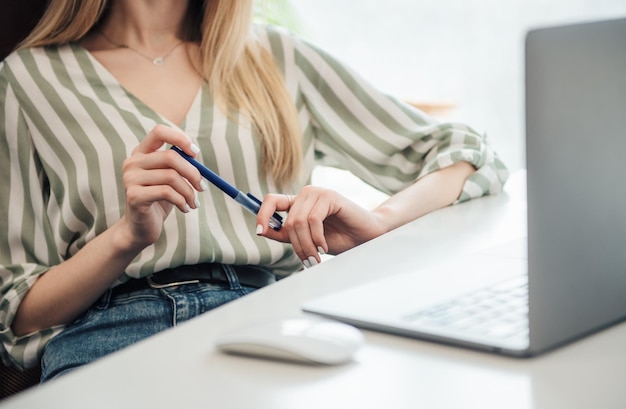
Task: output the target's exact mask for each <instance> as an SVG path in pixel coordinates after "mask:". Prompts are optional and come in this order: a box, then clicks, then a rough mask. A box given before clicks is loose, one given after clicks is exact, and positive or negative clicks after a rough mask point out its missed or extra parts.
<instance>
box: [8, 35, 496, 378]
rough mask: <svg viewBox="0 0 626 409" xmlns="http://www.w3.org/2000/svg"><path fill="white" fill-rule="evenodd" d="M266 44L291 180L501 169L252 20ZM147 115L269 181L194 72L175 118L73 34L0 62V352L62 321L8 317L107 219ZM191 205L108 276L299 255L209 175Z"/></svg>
mask: <svg viewBox="0 0 626 409" xmlns="http://www.w3.org/2000/svg"><path fill="white" fill-rule="evenodd" d="M259 41H261V42H262V44H263V45H264V46H265V47H267V48H268V49H269V50H270V51H271V53H272V54H273V55H274V56H275V58H276V61H277V62H278V64H279V67H280V68H281V70H282V72H283V74H284V78H285V81H286V85H287V88H288V90H289V92H290V94H291V95H292V96H293V100H294V102H295V104H296V106H297V109H298V112H299V120H300V124H301V127H302V130H303V147H304V149H303V155H304V161H303V162H304V166H303V171H302V177H301V180H299V181H297V182H295V183H293V185H292V186H290V187H289V188H288V189H286V191H285V192H287V193H297V192H298V191H299V190H300V188H302V186H304V184H306V183H310V179H311V173H312V171H313V168H314V166H316V165H318V164H324V165H330V166H336V167H341V168H342V169H347V170H349V171H351V172H352V173H354V174H355V175H357V176H358V177H359V178H361V179H362V180H364V181H365V182H367V183H368V184H370V185H372V186H373V187H375V188H377V189H379V190H381V191H383V192H385V193H389V194H393V193H395V192H398V191H400V190H401V189H403V188H405V187H407V186H408V185H410V184H411V183H413V182H414V181H415V180H416V179H418V178H420V177H421V176H424V175H426V174H428V173H430V172H433V171H435V170H437V169H440V168H442V167H445V166H448V165H450V164H452V163H454V162H457V161H467V162H470V163H472V164H474V165H475V166H476V167H477V168H478V170H477V172H476V173H474V174H473V175H472V176H471V177H470V178H469V179H468V181H467V182H466V183H465V186H464V189H463V192H462V194H461V196H460V198H459V201H463V200H467V199H470V198H474V197H478V196H482V195H485V194H492V193H497V192H499V191H500V190H501V188H502V185H503V183H504V181H505V180H506V178H507V170H506V168H505V166H504V165H503V164H502V162H501V161H500V160H499V159H498V157H497V156H496V154H495V153H494V152H493V151H492V150H491V149H490V147H489V146H488V145H487V143H486V141H485V139H484V137H483V136H481V135H480V134H478V133H476V132H475V131H474V130H472V129H471V128H468V127H467V126H465V125H462V124H457V123H440V122H438V121H436V120H435V119H433V118H431V117H429V116H427V115H425V114H424V113H422V112H420V111H418V110H415V109H413V108H411V107H409V106H408V105H406V104H403V103H402V102H399V101H398V100H396V99H394V98H391V97H389V96H386V95H384V94H382V93H380V92H379V91H377V90H376V89H374V88H372V87H371V86H370V85H369V84H367V83H366V82H365V81H363V80H362V79H361V78H360V77H359V76H357V75H355V73H353V72H351V71H350V70H349V69H347V68H346V67H345V66H344V65H342V64H341V63H339V62H338V61H337V60H335V59H334V58H332V57H331V56H329V55H328V54H326V53H324V52H323V51H321V50H319V49H317V48H316V47H314V46H313V45H311V44H308V43H306V42H304V41H301V40H299V39H297V38H294V37H293V36H291V35H290V34H289V33H286V32H284V31H282V30H280V29H276V28H259ZM157 124H166V125H168V126H172V127H176V126H178V127H179V128H180V129H182V130H183V131H184V132H185V133H186V134H187V135H188V136H189V137H190V138H191V139H192V141H193V142H194V143H195V144H196V145H197V146H199V147H200V149H201V153H200V155H199V160H201V161H202V162H203V163H205V164H206V165H207V166H208V167H210V168H212V169H213V170H215V171H216V172H217V173H218V174H220V175H221V176H222V177H223V178H224V179H226V180H228V181H230V182H232V183H233V184H234V185H235V186H237V187H238V188H240V189H241V190H242V191H245V192H251V193H253V194H254V195H255V196H257V197H263V196H264V195H265V194H266V193H269V192H277V191H279V190H278V188H277V186H276V184H275V183H274V181H273V180H272V178H271V177H270V176H262V172H260V169H261V160H262V158H261V149H259V142H258V139H257V137H256V135H255V134H254V132H252V131H251V126H250V123H249V122H248V121H247V120H246V118H245V117H244V116H243V115H240V116H237V117H234V116H225V115H224V114H223V113H222V112H221V111H220V110H219V109H217V107H216V106H215V104H214V101H213V99H212V96H211V94H210V92H209V90H208V87H207V86H206V85H204V86H202V88H201V89H200V90H199V91H198V94H197V96H196V98H195V100H194V102H193V104H192V106H191V108H190V109H189V112H188V114H187V116H186V118H185V120H184V122H183V123H182V124H178V125H176V124H173V123H171V122H169V121H168V120H166V119H165V118H163V117H161V116H160V115H159V114H158V113H156V112H154V111H153V110H151V109H150V108H149V107H147V106H146V105H145V104H144V103H143V102H142V101H140V100H139V99H137V98H136V97H135V96H133V95H132V94H131V93H129V92H128V91H127V90H126V89H124V88H123V87H122V86H121V85H120V83H119V82H118V81H117V80H116V79H115V78H114V77H113V76H112V75H111V74H110V73H109V72H108V71H107V70H106V69H105V68H104V67H103V66H102V65H101V64H100V63H99V62H98V61H97V60H96V59H94V57H93V56H92V55H91V54H90V53H89V52H88V51H87V50H85V49H84V48H82V47H81V46H80V45H78V44H66V45H61V46H56V47H45V48H33V49H26V50H21V51H19V52H16V53H13V54H12V55H10V56H9V57H8V58H7V59H6V60H5V61H3V62H2V63H0V181H1V182H0V297H1V298H0V341H1V343H0V355H1V356H2V358H3V360H4V361H5V363H12V364H14V365H17V366H20V367H29V366H33V365H36V364H37V363H38V359H39V357H40V354H41V351H42V348H43V347H44V346H45V344H46V342H47V341H48V340H49V339H50V338H51V337H52V336H54V335H56V334H58V333H59V332H60V331H62V329H63V327H62V326H59V327H55V328H50V329H46V330H43V331H40V332H37V333H33V334H29V335H27V336H23V337H16V336H15V335H14V334H13V333H12V331H11V323H12V321H13V318H14V316H15V313H16V311H17V308H18V306H19V304H20V301H21V300H22V298H23V297H24V295H25V294H26V292H27V291H28V290H29V288H30V287H31V286H32V285H33V283H34V281H35V280H36V278H37V277H38V276H40V275H41V274H43V273H45V272H46V271H47V270H48V269H49V268H50V267H51V266H54V265H57V264H59V263H61V262H63V261H64V260H67V259H68V258H70V257H71V256H72V255H73V254H75V253H76V252H77V251H79V249H81V248H82V247H83V246H84V245H85V244H86V243H87V242H88V241H89V240H91V239H93V238H94V237H95V236H96V235H98V234H100V233H101V232H103V231H104V230H106V229H107V228H108V227H109V226H111V225H112V224H114V223H115V222H116V221H117V220H119V219H120V218H121V216H122V214H123V211H124V208H125V198H124V188H123V185H122V171H121V169H122V162H123V161H124V159H125V158H127V157H128V156H129V154H130V152H131V151H132V149H133V148H134V147H135V146H136V145H137V144H138V143H139V141H140V140H141V139H142V138H143V137H144V136H145V135H146V134H147V133H148V132H149V131H150V130H151V129H152V128H153V127H154V126H155V125H157ZM198 200H199V201H200V203H201V204H200V208H199V209H198V210H195V211H192V212H190V213H187V214H183V213H181V212H179V211H173V212H172V213H171V214H170V215H169V217H168V218H167V219H166V221H165V226H164V230H163V233H162V235H161V237H160V238H159V239H158V241H157V242H156V243H155V244H154V245H152V246H149V247H148V248H146V249H145V250H144V251H143V252H142V253H141V254H139V255H138V256H137V257H136V258H135V259H134V260H133V262H132V263H131V264H130V265H129V266H128V269H127V270H126V272H125V274H124V275H123V276H122V277H120V279H119V281H120V282H122V281H125V280H127V279H128V278H129V277H134V278H138V277H144V276H146V275H149V274H151V273H152V272H154V271H158V270H162V269H165V268H168V267H174V266H178V265H182V264H195V263H199V262H219V263H230V264H257V265H263V266H267V267H269V268H271V269H272V270H273V271H274V272H275V273H276V274H278V275H287V274H290V273H291V272H294V271H296V270H298V269H300V268H301V263H300V260H299V259H298V258H297V257H296V256H295V254H294V252H293V250H292V249H291V247H290V245H286V244H283V243H278V242H274V241H271V240H268V239H266V238H262V237H258V236H257V235H256V234H255V220H254V216H252V215H251V214H248V213H247V212H245V211H244V210H243V209H242V208H241V207H240V206H239V205H238V204H237V203H235V202H234V201H233V200H230V198H228V197H226V196H225V195H224V194H223V193H222V192H221V191H219V190H217V189H215V188H213V187H211V188H210V190H209V191H207V192H203V193H201V194H198Z"/></svg>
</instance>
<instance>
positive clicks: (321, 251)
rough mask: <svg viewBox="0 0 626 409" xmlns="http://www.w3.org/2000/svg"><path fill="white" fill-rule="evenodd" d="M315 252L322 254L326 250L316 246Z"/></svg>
mask: <svg viewBox="0 0 626 409" xmlns="http://www.w3.org/2000/svg"><path fill="white" fill-rule="evenodd" d="M317 252H318V253H320V254H321V255H322V256H323V255H324V254H326V252H325V251H324V249H323V248H322V246H317Z"/></svg>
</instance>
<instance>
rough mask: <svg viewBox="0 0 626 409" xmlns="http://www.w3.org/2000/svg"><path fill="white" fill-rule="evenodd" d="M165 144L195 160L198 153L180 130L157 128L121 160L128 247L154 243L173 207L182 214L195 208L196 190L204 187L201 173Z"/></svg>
mask: <svg viewBox="0 0 626 409" xmlns="http://www.w3.org/2000/svg"><path fill="white" fill-rule="evenodd" d="M165 144H170V145H176V146H178V147H179V148H181V149H182V150H183V151H184V152H185V153H187V154H188V155H190V156H193V157H195V156H196V155H197V153H198V151H199V149H198V147H197V146H196V145H194V144H193V143H192V142H191V140H190V139H189V138H188V137H187V136H186V135H184V134H183V133H182V132H180V131H179V130H176V129H174V128H170V127H167V126H165V125H157V126H156V127H155V128H154V129H152V131H150V133H148V135H147V136H146V137H145V138H144V139H143V140H142V141H141V143H140V144H139V145H138V146H137V147H136V148H135V149H134V150H133V151H132V153H131V155H130V157H129V158H128V159H126V160H125V161H124V166H123V182H124V189H125V192H126V212H125V214H124V217H123V220H122V223H123V225H124V226H126V229H125V231H126V232H127V233H128V237H127V240H128V242H127V245H128V246H129V247H138V248H142V247H146V246H148V245H150V244H152V243H154V242H155V241H156V240H157V239H158V238H159V236H160V235H161V231H162V228H163V222H164V220H165V218H166V217H167V216H168V215H169V213H170V212H171V211H172V209H173V208H174V207H177V208H178V209H179V210H180V211H182V212H188V211H190V209H195V208H197V207H198V202H197V199H196V191H202V190H205V189H206V188H207V185H206V182H204V181H203V179H202V177H201V175H200V172H198V170H197V169H196V168H195V167H193V166H192V165H191V164H190V163H188V162H187V161H186V160H184V159H183V158H182V157H181V156H180V155H179V154H177V153H176V152H174V151H172V150H170V149H166V150H163V149H162V148H163V146H164V145H165Z"/></svg>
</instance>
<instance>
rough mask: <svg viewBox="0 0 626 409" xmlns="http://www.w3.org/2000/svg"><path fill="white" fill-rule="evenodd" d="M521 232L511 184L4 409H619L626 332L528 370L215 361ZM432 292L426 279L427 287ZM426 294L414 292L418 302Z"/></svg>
mask: <svg viewBox="0 0 626 409" xmlns="http://www.w3.org/2000/svg"><path fill="white" fill-rule="evenodd" d="M521 176H522V177H523V175H521ZM524 228H525V195H524V189H523V178H519V177H517V178H513V179H512V180H511V181H510V183H509V184H508V187H507V193H505V194H502V195H499V196H495V197H487V198H482V199H479V200H475V201H472V202H468V203H465V204H462V205H458V206H454V207H450V208H447V209H443V210H441V211H438V212H435V213H433V214H431V215H429V216H427V217H425V218H422V219H421V220H418V221H416V222H414V223H411V224H410V225H407V226H405V227H402V228H400V229H398V230H396V231H393V232H391V233H390V234H387V235H385V236H384V237H380V238H379V239H376V240H373V241H371V242H369V243H366V244H364V245H362V246H360V247H358V248H355V249H353V250H351V251H349V252H347V253H345V254H343V255H341V256H339V257H335V258H333V259H331V260H328V261H325V262H324V263H322V264H321V265H319V266H317V267H314V268H312V269H310V270H307V271H305V272H303V273H300V274H298V275H296V276H292V277H290V278H288V279H286V280H283V281H281V282H279V283H277V284H275V285H273V286H270V287H268V288H265V289H263V290H260V291H258V292H256V293H255V294H252V295H250V296H247V297H244V298H243V299H241V300H238V301H236V302H233V303H231V304H229V305H227V306H224V307H222V308H219V309H217V310H215V311H212V312H210V313H208V314H206V315H204V316H201V317H198V318H197V319H195V320H192V321H190V322H188V323H186V324H184V325H181V326H180V327H178V328H176V329H174V330H171V331H167V332H165V333H162V334H160V335H157V336H156V337H154V338H152V339H149V340H147V341H145V342H142V343H140V344H138V345H135V346H133V347H130V348H128V349H127V350H125V351H122V352H120V353H117V354H114V355H113V356H111V357H109V358H105V359H103V360H101V361H99V362H96V363H94V364H92V365H90V366H88V367H86V368H83V369H80V370H78V371H76V372H75V373H73V374H70V375H68V376H66V377H65V378H61V379H59V380H56V381H53V382H51V383H49V384H46V385H44V386H40V387H36V388H34V389H32V390H30V391H27V392H25V393H23V394H21V395H18V396H17V397H15V398H14V399H11V400H8V401H5V402H3V403H2V404H0V407H6V408H35V407H41V408H53V407H63V408H81V409H84V408H100V407H102V408H128V407H132V408H186V407H192V408H209V407H215V408H272V409H278V408H286V409H293V408H298V409H300V408H315V409H319V408H393V409H398V408H421V407H424V408H474V407H476V408H498V409H501V408H508V409H511V408H549V409H557V408H567V409H573V408H602V409H608V408H626V353H625V347H624V345H626V324H620V325H618V326H615V327H612V328H610V329H608V330H605V331H603V332H601V333H599V334H595V335H593V336H590V337H588V338H585V339H583V340H581V341H578V342H575V343H573V344H569V345H567V346H565V347H563V348H561V349H558V350H556V351H553V352H551V353H548V354H546V355H542V356H540V357H537V358H533V359H515V358H507V357H500V356H495V355H490V354H486V353H482V352H474V351H469V350H464V349H460V348H455V347H449V346H444V345H438V344H434V343H429V342H423V341H418V340H413V339H408V338H402V337H397V336H392V335H385V334H380V333H374V332H369V331H366V332H365V334H366V339H367V342H366V345H365V346H364V347H363V348H362V349H361V350H360V351H359V352H358V354H357V356H356V359H355V361H354V362H353V363H350V364H348V365H344V366H339V367H317V366H303V365H297V364H290V363H283V362H272V361H265V360H260V359H254V358H244V357H236V356H228V355H223V354H220V353H218V352H216V351H215V350H214V349H213V346H212V340H213V339H214V337H215V336H216V335H217V334H220V333H222V332H223V331H225V330H228V329H230V328H234V327H239V326H241V325H246V324H247V323H251V322H253V321H257V320H261V319H264V318H267V317H281V316H294V315H299V314H301V312H300V308H299V306H300V304H301V302H302V301H303V300H306V299H309V298H311V297H314V296H317V295H320V294H325V293H328V292H331V291H333V290H337V289H341V288H344V287H346V286H348V285H351V284H354V283H357V282H366V281H368V280H372V279H375V278H377V277H379V276H380V275H381V274H393V273H394V272H398V271H402V270H403V269H408V268H415V266H425V265H428V264H430V263H435V262H437V261H438V260H440V257H441V255H442V254H449V251H448V249H450V245H451V244H452V245H454V246H456V248H457V251H466V250H471V249H472V248H475V247H481V246H486V245H489V244H491V243H494V242H497V241H500V240H504V239H507V238H511V237H517V236H519V235H520V234H522V233H523V231H524ZM444 242H445V244H444ZM444 252H445V253H444ZM460 273H462V272H460ZM447 279H449V277H446V278H445V280H447ZM459 279H462V277H460V276H459ZM438 280H439V281H441V280H442V279H438V278H437V277H425V283H428V284H433V283H437V281H438ZM444 284H445V283H444ZM425 287H426V285H425ZM426 290H427V289H426V288H424V289H416V296H419V291H426Z"/></svg>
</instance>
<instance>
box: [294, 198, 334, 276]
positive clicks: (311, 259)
mask: <svg viewBox="0 0 626 409" xmlns="http://www.w3.org/2000/svg"><path fill="white" fill-rule="evenodd" d="M330 200H332V197H329V195H328V194H327V192H326V190H325V189H318V188H305V189H303V191H302V192H301V193H300V194H299V195H298V197H297V201H295V202H294V204H293V205H292V212H291V213H290V217H289V218H288V220H287V222H288V225H287V230H289V231H290V232H291V231H293V234H290V238H291V240H292V245H293V246H294V251H296V254H298V256H299V257H300V259H301V260H302V262H303V264H304V265H305V266H307V267H309V266H313V265H316V264H318V263H320V262H321V258H320V256H319V254H320V253H322V254H325V253H326V249H327V248H328V247H327V244H326V239H325V236H324V220H325V219H326V217H327V216H328V214H329V209H330Z"/></svg>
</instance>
